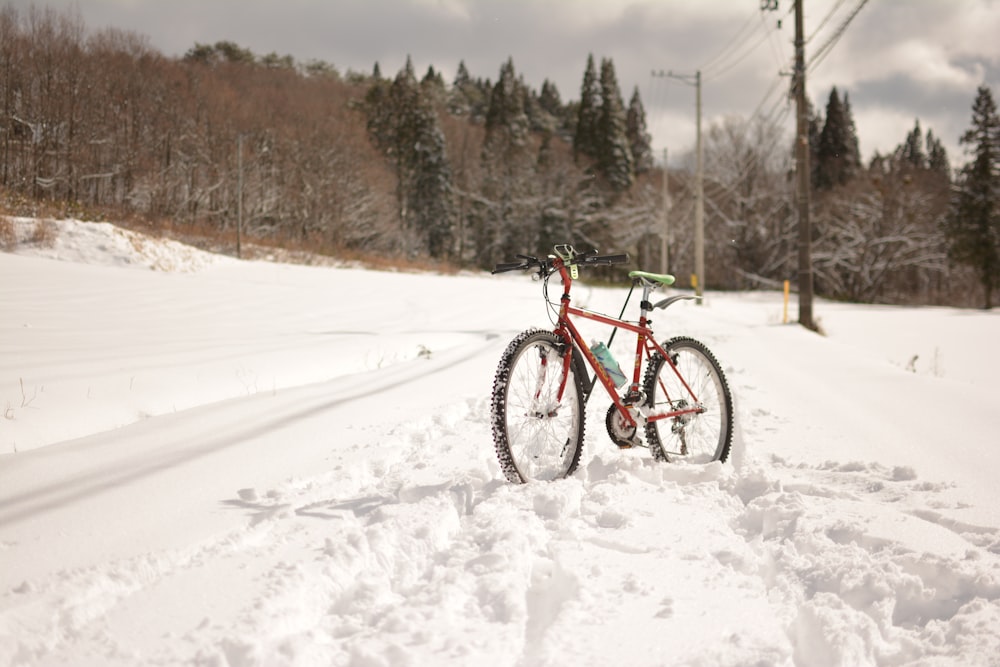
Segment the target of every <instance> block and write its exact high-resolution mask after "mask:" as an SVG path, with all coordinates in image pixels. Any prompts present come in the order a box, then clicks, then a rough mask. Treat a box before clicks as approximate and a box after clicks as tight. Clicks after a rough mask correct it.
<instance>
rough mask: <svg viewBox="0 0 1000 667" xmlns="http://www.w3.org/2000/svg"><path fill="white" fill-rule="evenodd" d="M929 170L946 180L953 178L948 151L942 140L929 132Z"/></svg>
mask: <svg viewBox="0 0 1000 667" xmlns="http://www.w3.org/2000/svg"><path fill="white" fill-rule="evenodd" d="M926 144H927V168H928V169H930V170H931V171H933V172H935V173H938V174H941V175H942V176H944V177H945V178H949V179H950V178H951V165H950V164H949V163H948V151H946V150H945V148H944V145H943V144H942V143H941V140H940V139H938V138H937V137H935V136H934V132H932V131H931V130H930V129H928V130H927V141H926Z"/></svg>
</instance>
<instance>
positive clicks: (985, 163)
mask: <svg viewBox="0 0 1000 667" xmlns="http://www.w3.org/2000/svg"><path fill="white" fill-rule="evenodd" d="M960 142H961V143H962V144H965V145H966V146H968V147H969V150H970V151H971V153H972V158H973V159H972V161H971V162H969V163H968V164H966V165H965V166H964V167H962V170H961V172H960V174H959V177H958V184H957V185H958V187H957V190H956V192H955V194H954V196H953V197H952V205H951V210H950V212H949V215H948V219H947V222H946V224H945V234H946V235H947V237H948V242H949V248H948V255H949V257H950V258H951V259H952V260H953V261H956V262H959V263H961V264H966V265H968V266H970V267H972V268H973V269H974V270H975V272H976V274H977V276H978V278H979V282H980V284H981V285H982V287H983V296H984V302H983V306H984V307H985V308H987V309H989V308H992V307H993V291H994V290H995V289H996V287H997V284H998V282H1000V204H998V201H997V199H998V197H1000V117H998V116H997V106H996V103H995V102H994V101H993V95H992V93H991V92H990V89H989V88H987V87H986V86H980V87H979V90H978V92H977V94H976V100H975V102H974V103H973V105H972V127H970V128H969V129H968V130H967V131H966V132H965V134H963V135H962V138H961V140H960Z"/></svg>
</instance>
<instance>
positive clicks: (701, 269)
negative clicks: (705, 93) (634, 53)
mask: <svg viewBox="0 0 1000 667" xmlns="http://www.w3.org/2000/svg"><path fill="white" fill-rule="evenodd" d="M653 76H658V77H669V78H671V79H678V80H680V81H683V82H685V83H688V84H691V85H694V87H695V112H696V120H695V127H696V135H695V174H694V293H695V294H696V295H697V296H701V295H702V290H703V288H704V285H705V191H704V188H703V186H702V183H703V182H704V161H703V160H702V149H701V70H698V71H697V72H695V73H694V75H693V76H692V75H690V74H674V73H673V72H666V73H664V72H662V71H660V72H659V73H657V72H653ZM696 303H699V304H700V303H702V301H701V300H700V299H699V300H698V301H697V302H696Z"/></svg>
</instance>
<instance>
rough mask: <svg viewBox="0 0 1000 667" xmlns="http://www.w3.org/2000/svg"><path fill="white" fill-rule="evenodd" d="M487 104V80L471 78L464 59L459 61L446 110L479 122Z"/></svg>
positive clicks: (483, 115)
mask: <svg viewBox="0 0 1000 667" xmlns="http://www.w3.org/2000/svg"><path fill="white" fill-rule="evenodd" d="M488 104H489V82H488V81H487V82H485V83H484V82H482V81H479V80H473V79H472V77H471V76H469V70H468V68H466V66H465V61H464V60H463V61H461V62H459V63H458V71H457V72H456V73H455V80H454V82H452V86H451V94H450V95H449V96H448V111H449V112H450V113H452V114H454V115H456V116H469V118H470V119H471V120H472V121H473V122H475V123H481V122H482V121H483V119H484V118H485V116H486V107H487V105H488Z"/></svg>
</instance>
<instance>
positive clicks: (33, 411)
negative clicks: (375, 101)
mask: <svg viewBox="0 0 1000 667" xmlns="http://www.w3.org/2000/svg"><path fill="white" fill-rule="evenodd" d="M73 229H74V227H73V226H72V225H66V226H65V228H64V231H68V232H69V233H71V234H72V233H73ZM91 231H93V230H88V233H87V234H82V233H81V234H80V235H79V236H78V237H77V238H80V239H83V238H87V239H90V238H92V237H93V235H92V234H90V232H91ZM87 242H91V241H87ZM82 243H84V241H78V244H82ZM150 243H153V242H152V241H150ZM139 246H140V247H143V248H146V246H145V245H143V244H139ZM110 247H117V246H114V245H113V244H111V245H110ZM131 247H135V244H131ZM75 251H76V254H75V255H74V256H76V257H77V258H78V259H86V260H88V261H90V262H91V264H93V263H95V261H96V260H98V259H99V258H100V257H101V254H100V253H98V252H97V251H96V250H95V249H92V248H87V247H80V246H79V245H78V246H75ZM144 252H147V253H149V252H150V251H149V250H148V248H147V249H146V250H145V251H144ZM163 252H164V251H160V250H158V251H157V252H156V253H152V254H154V255H155V256H157V257H160V258H161V259H159V260H157V261H161V262H163V261H166V260H163V259H162V257H163ZM185 252H190V251H185ZM181 256H184V255H181ZM187 261H188V262H190V263H191V264H196V265H197V267H201V268H200V270H199V271H197V272H195V273H191V274H185V275H178V274H162V273H153V272H143V271H130V270H126V269H121V268H108V267H103V266H93V265H91V266H87V265H83V264H73V263H59V262H53V261H51V260H41V259H36V258H30V257H17V256H10V255H2V254H0V280H2V284H5V285H9V286H11V287H10V289H7V288H5V289H4V290H3V291H2V292H0V311H2V312H3V313H4V315H5V319H4V320H3V321H2V322H0V343H2V344H3V346H2V349H4V350H5V351H6V353H5V355H4V356H3V357H2V358H0V400H2V401H4V402H5V403H7V404H9V409H8V410H7V411H6V414H7V415H9V416H7V417H5V419H4V420H3V421H2V422H0V436H2V439H3V440H2V443H0V444H3V445H4V446H7V447H9V449H7V450H5V451H9V452H10V453H7V454H4V455H2V456H0V563H2V567H0V664H11V665H61V664H74V665H122V666H125V665H178V664H180V665H230V666H239V667H251V666H258V665H268V666H270V665H350V666H352V667H353V666H357V667H367V666H371V665H408V664H409V665H424V664H443V665H448V664H452V665H468V664H477V665H479V664H482V665H497V666H521V665H524V666H535V665H563V664H568V663H570V664H578V665H595V666H596V665H607V664H633V665H640V666H641V665H663V664H677V665H733V666H736V665H747V664H761V665H802V666H806V665H886V666H889V665H893V666H894V665H990V664H995V657H996V655H998V653H1000V639H998V636H997V634H996V631H995V628H996V627H998V624H1000V585H998V581H1000V520H998V519H997V516H996V512H997V505H996V503H995V500H994V499H993V493H992V492H993V487H994V483H993V476H994V475H993V472H994V471H995V470H996V469H997V466H1000V460H998V457H1000V454H998V453H997V452H996V448H995V447H992V443H993V442H994V440H995V433H996V427H997V426H998V424H997V415H998V414H1000V397H998V396H996V392H993V391H991V390H990V389H989V387H986V388H985V389H984V386H983V385H982V384H980V380H979V378H982V377H987V378H993V377H996V375H997V374H1000V367H998V366H1000V363H998V355H997V353H996V352H995V348H993V347H990V346H988V345H982V344H980V343H978V342H977V341H989V340H995V338H996V335H997V333H1000V327H998V325H997V323H998V320H997V318H996V317H994V316H991V315H989V314H977V313H962V314H960V318H959V317H956V314H955V311H948V310H941V311H939V315H940V318H939V319H940V321H941V322H947V325H948V326H951V325H952V323H953V322H956V321H958V319H961V325H962V327H961V330H962V332H963V334H962V336H964V338H961V340H960V339H959V338H957V337H952V336H950V335H942V336H940V337H939V338H936V339H931V340H930V343H931V345H932V347H934V346H936V348H934V349H937V352H936V353H935V356H937V357H939V358H940V359H941V360H942V363H941V364H940V365H938V366H936V367H935V372H934V373H919V372H910V371H909V370H907V369H906V368H905V366H904V364H905V360H906V358H908V357H910V356H912V353H911V352H910V351H909V350H908V348H907V346H909V345H910V344H911V343H910V342H907V343H905V345H897V346H896V348H902V349H893V348H891V346H880V345H878V344H876V343H878V341H877V340H875V342H874V343H872V344H869V343H870V342H871V341H873V340H874V339H879V338H880V337H884V338H886V339H890V340H891V338H892V336H893V334H892V333H891V324H892V322H893V321H896V318H899V319H900V320H902V319H903V318H904V316H905V318H906V320H907V322H909V321H910V318H909V315H905V314H906V313H908V312H913V313H917V314H919V316H920V317H921V318H923V319H924V322H925V324H924V325H923V329H924V331H925V332H926V333H928V334H930V335H933V333H934V331H935V329H934V324H933V322H934V321H938V320H935V318H933V317H932V316H933V314H934V311H931V312H928V311H925V310H920V311H907V310H899V311H898V312H896V311H893V312H889V313H887V312H886V311H884V310H878V311H873V315H874V316H875V317H877V321H878V323H879V324H878V328H877V329H876V328H872V327H868V328H867V329H866V328H864V327H861V328H860V329H859V330H861V331H863V332H864V333H865V335H864V336H863V338H867V339H868V340H867V341H864V340H863V341H862V342H863V343H864V344H859V343H858V342H857V341H856V340H854V339H851V337H850V336H849V335H848V336H847V338H838V337H836V336H834V337H831V338H823V337H819V336H816V335H814V334H811V333H809V332H806V331H803V330H802V329H800V328H798V327H794V326H790V327H784V326H781V325H779V324H777V322H776V321H775V313H777V312H780V303H779V301H778V300H777V298H776V297H775V296H773V295H733V296H728V295H710V298H709V300H708V303H707V304H706V305H705V306H702V307H696V306H692V307H674V308H671V311H673V312H668V313H666V314H663V315H660V316H659V317H658V321H657V325H658V330H659V331H660V332H661V336H663V337H669V336H671V335H675V334H682V333H683V334H688V335H692V336H694V337H696V338H699V339H701V340H703V341H704V342H705V343H707V345H708V346H709V347H710V348H711V349H712V350H713V352H714V353H715V354H716V356H718V357H719V359H720V360H721V361H722V364H723V366H724V368H725V370H726V373H727V376H728V379H729V381H730V384H731V386H732V388H733V390H734V394H735V396H736V399H737V412H738V415H737V417H738V419H737V434H736V435H737V437H736V440H735V442H734V449H733V453H732V457H731V461H730V462H729V463H727V464H724V465H722V464H712V465H709V466H689V465H684V464H682V463H674V464H670V465H660V464H655V463H653V462H652V461H651V460H650V458H649V457H648V454H647V453H646V452H644V451H629V452H619V451H617V449H616V448H615V447H614V446H613V445H612V444H611V443H610V442H609V441H608V438H607V436H606V435H605V434H604V432H603V426H604V412H605V410H606V408H607V402H606V401H602V400H601V399H599V398H598V397H597V396H595V397H594V398H592V399H591V403H590V404H589V406H588V424H587V434H588V435H587V439H586V442H585V449H584V453H583V457H582V459H581V466H580V469H579V471H578V473H577V474H575V475H574V476H572V477H571V478H569V479H566V480H561V481H558V482H554V483H551V484H530V485H522V486H515V485H511V484H508V483H506V482H505V481H503V477H502V475H501V474H500V471H499V466H498V464H497V463H496V457H495V453H494V451H493V445H492V438H491V435H490V428H489V414H488V411H489V391H490V385H491V382H492V377H493V372H494V370H495V368H496V364H497V361H498V360H499V357H500V353H501V351H502V350H503V347H504V346H505V345H506V343H507V341H508V340H509V339H510V338H511V337H513V336H514V335H515V333H516V332H517V331H519V330H521V329H523V328H527V327H529V326H539V325H544V323H545V312H544V308H543V307H542V306H541V303H540V299H539V289H538V285H537V283H532V282H531V281H528V280H527V279H525V278H523V277H513V278H506V277H505V278H486V277H482V276H451V277H447V276H427V275H406V274H387V273H378V272H366V271H360V270H346V269H320V268H311V269H310V268H303V267H290V266H281V265H267V264H257V263H246V264H239V263H234V262H225V261H217V260H210V259H206V258H202V257H200V256H199V257H198V258H197V261H195V260H194V259H189V260H187ZM103 263H113V264H117V265H123V264H124V265H131V266H135V265H136V264H138V263H139V262H138V260H135V259H134V258H133V259H132V260H129V261H128V262H124V261H115V262H103ZM168 264H170V263H169V262H168ZM179 264H180V265H185V264H184V262H180V260H178V261H175V262H173V263H172V264H170V265H172V266H177V265H179ZM580 287H581V288H582V289H580V290H579V294H578V296H579V298H580V301H581V302H582V303H587V304H589V305H590V306H592V307H594V308H596V309H598V310H602V311H604V312H617V310H618V308H619V307H620V299H621V298H622V295H623V291H622V290H600V289H589V288H586V286H584V285H581V286H580ZM822 312H823V314H824V316H825V317H827V318H829V321H828V322H826V323H825V324H826V325H827V326H828V328H830V329H836V328H837V327H838V322H842V321H847V320H846V318H845V320H842V321H841V320H838V319H837V318H838V315H839V314H843V315H844V316H849V317H850V318H853V321H862V322H863V321H864V318H865V317H866V314H865V313H866V312H868V311H866V310H865V309H861V308H857V307H848V306H837V305H833V304H824V305H823V309H822ZM220 313H223V314H224V316H225V320H226V322H225V323H223V322H222V321H220V319H219V318H220ZM911 329H912V327H909V328H907V333H908V334H912V331H911ZM900 340H904V337H900ZM956 341H958V342H961V343H962V344H963V345H973V346H978V347H980V349H979V353H978V354H977V355H971V358H973V359H974V360H975V362H976V368H975V369H972V370H971V371H969V370H968V369H967V368H963V367H962V365H961V364H960V363H959V362H960V361H961V360H962V358H963V355H962V351H961V350H956V349H954V348H953V347H951V344H952V343H953V342H956ZM969 341H971V342H969ZM917 342H920V344H921V345H924V344H926V343H927V342H928V341H913V343H912V344H914V345H916V344H917ZM630 344H631V343H629V342H628V341H626V340H623V339H621V337H619V340H616V345H615V346H614V349H613V352H614V353H615V355H616V356H617V357H618V358H619V359H624V358H627V356H628V352H629V350H628V348H629V346H630ZM924 349H928V348H923V347H922V348H920V350H921V354H925V353H924V352H923V350H924ZM883 350H888V351H891V352H892V353H893V354H895V353H896V352H899V353H900V354H903V355H904V356H903V357H900V358H896V357H891V358H890V357H889V356H888V354H883V353H881V351H883ZM989 369H992V371H990V370H989ZM19 378H20V379H23V381H24V384H25V386H26V387H27V392H28V393H27V396H23V395H22V390H21V387H20V383H19V382H18V381H17V380H18V379H19ZM12 380H13V381H12ZM32 387H38V388H39V389H38V392H37V393H36V394H34V398H33V399H32V400H30V401H28V399H29V398H31V397H32V394H31V393H30V392H31V388H32ZM25 402H27V403H28V405H23V403H25ZM58 433H71V434H72V435H71V436H67V437H65V438H62V439H60V438H59V437H58V435H57V434H58ZM942 438H946V441H945V442H944V443H943V442H942ZM17 443H21V444H20V445H18V444H17ZM944 445H947V446H944ZM15 449H16V453H14V451H15Z"/></svg>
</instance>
